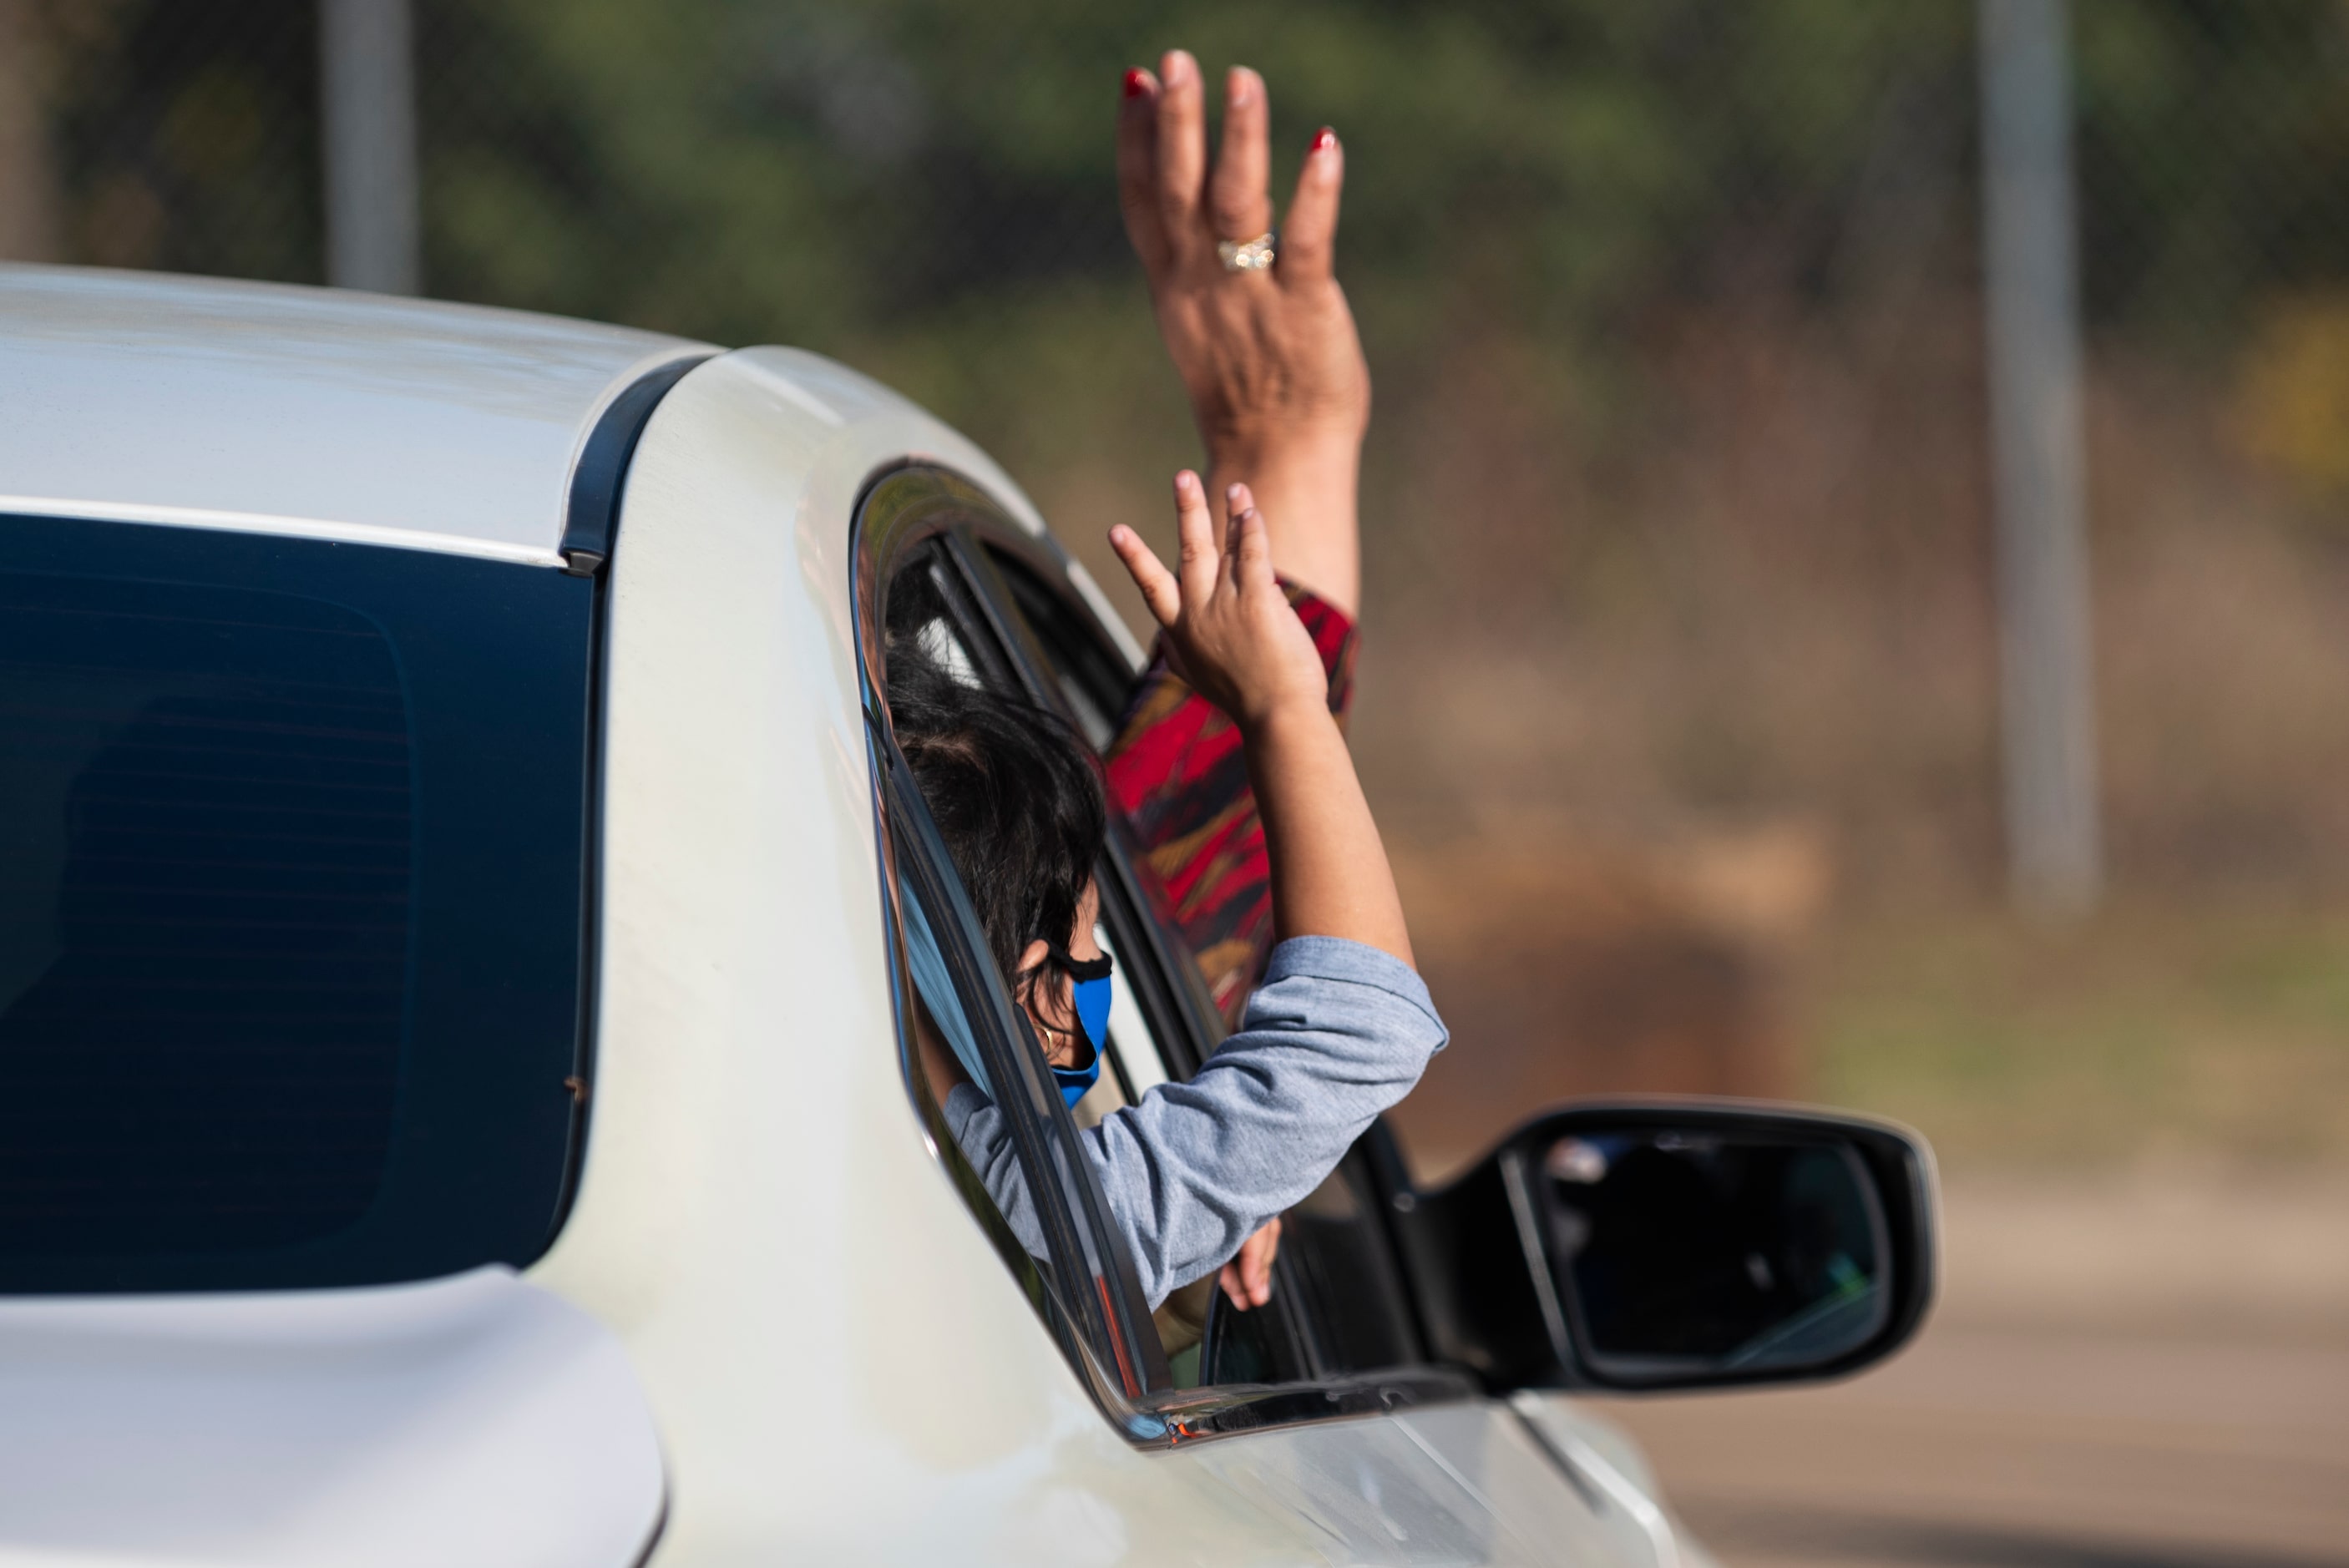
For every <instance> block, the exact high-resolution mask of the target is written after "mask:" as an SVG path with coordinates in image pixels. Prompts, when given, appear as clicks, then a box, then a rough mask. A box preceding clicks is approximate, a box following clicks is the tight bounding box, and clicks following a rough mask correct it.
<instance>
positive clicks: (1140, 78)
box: [1125, 70, 1150, 98]
mask: <svg viewBox="0 0 2349 1568" xmlns="http://www.w3.org/2000/svg"><path fill="white" fill-rule="evenodd" d="M1149 90H1150V78H1149V77H1147V76H1145V75H1143V73H1142V72H1141V71H1138V70H1133V71H1128V72H1126V73H1125V96H1126V97H1128V98H1140V97H1141V96H1142V95H1143V93H1146V92H1148V91H1149Z"/></svg>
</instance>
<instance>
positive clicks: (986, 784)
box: [888, 616, 1109, 995]
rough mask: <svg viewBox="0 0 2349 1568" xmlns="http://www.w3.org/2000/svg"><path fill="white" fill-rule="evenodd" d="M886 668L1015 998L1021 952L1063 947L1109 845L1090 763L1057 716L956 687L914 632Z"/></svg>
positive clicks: (895, 714) (924, 787) (909, 748)
mask: <svg viewBox="0 0 2349 1568" xmlns="http://www.w3.org/2000/svg"><path fill="white" fill-rule="evenodd" d="M892 619H893V620H894V619H895V617H894V616H893V617H892ZM933 624H935V623H933ZM888 659H889V720H890V727H891V728H892V729H893V730H894V731H895V735H896V738H897V748H898V749H899V750H901V751H903V752H904V753H905V760H906V762H907V763H909V764H910V765H911V766H912V768H913V770H914V782H915V783H916V786H917V787H918V788H919V789H921V792H922V799H923V800H924V801H925V802H926V803H927V805H928V806H929V809H930V816H931V817H932V819H933V820H936V823H937V825H938V832H939V834H940V836H941V837H943V838H944V839H945V840H946V843H947V855H948V856H949V857H950V858H951V859H952V860H953V861H954V866H955V870H956V872H958V873H959V874H960V875H961V877H962V884H963V886H964V888H965V889H966V890H968V892H969V894H970V902H971V907H972V908H973V909H974V910H976V911H977V912H978V923H979V927H980V929H981V930H982V931H983V932H984V933H985V934H986V936H987V945H988V953H989V954H990V955H991V956H992V957H993V958H994V959H995V964H996V967H997V968H998V969H999V971H1000V972H1001V973H1002V975H1003V981H1004V984H1005V985H1007V986H1009V987H1011V989H1012V991H1013V994H1014V995H1018V993H1019V988H1020V985H1021V984H1022V982H1023V980H1024V979H1025V978H1026V977H1025V976H1023V975H1021V974H1020V973H1019V971H1018V970H1017V968H1016V967H1015V966H1016V965H1018V964H1019V954H1020V953H1021V952H1022V951H1023V950H1025V949H1026V947H1027V945H1028V944H1029V943H1030V942H1032V941H1034V940H1036V939H1038V938H1042V939H1043V940H1044V941H1045V942H1047V943H1050V944H1052V945H1053V946H1054V947H1056V948H1057V947H1061V946H1063V945H1064V944H1066V943H1067V942H1068V940H1069V934H1070V933H1071V931H1072V930H1073V929H1074V928H1075V926H1076V923H1077V909H1078V906H1079V905H1080V904H1081V903H1083V901H1084V893H1085V884H1086V883H1088V882H1091V881H1092V875H1093V867H1094V865H1095V864H1096V863H1097V862H1098V861H1100V859H1101V854H1102V841H1104V840H1105V839H1106V838H1107V836H1108V832H1109V827H1108V818H1107V810H1106V807H1105V806H1104V804H1103V799H1102V782H1101V776H1100V774H1099V772H1098V771H1097V769H1096V765H1095V763H1094V761H1093V758H1092V752H1091V751H1090V750H1089V749H1087V748H1086V746H1085V743H1084V741H1083V740H1082V739H1081V738H1079V736H1078V735H1077V733H1076V731H1075V730H1074V729H1073V728H1071V727H1070V726H1069V724H1068V723H1067V721H1065V720H1064V719H1062V718H1061V717H1060V716H1059V715H1058V714H1055V713H1051V712H1050V711H1048V710H1046V709H1044V708H1040V707H1037V706H1035V705H1034V704H1033V703H1030V702H1026V701H1023V700H1021V699H1019V698H1018V697H1013V696H1005V695H1003V694H1001V693H999V692H993V691H989V690H987V689H986V688H984V687H982V686H975V685H971V684H968V683H967V682H965V681H962V680H958V679H957V678H956V676H954V674H953V673H951V672H950V671H948V670H947V669H946V668H945V667H943V666H942V665H940V664H939V663H938V661H937V660H936V659H935V658H933V657H932V656H931V655H930V654H929V652H928V650H927V649H926V648H925V647H924V646H923V645H922V643H921V642H920V641H919V640H918V639H917V638H916V636H915V635H911V634H900V635H894V636H892V637H891V638H890V639H889V649H888Z"/></svg>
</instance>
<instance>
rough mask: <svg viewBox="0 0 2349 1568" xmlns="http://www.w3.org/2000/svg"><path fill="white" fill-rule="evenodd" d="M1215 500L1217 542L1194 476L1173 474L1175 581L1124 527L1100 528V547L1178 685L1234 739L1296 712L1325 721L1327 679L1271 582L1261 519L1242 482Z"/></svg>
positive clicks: (1298, 623) (1307, 638)
mask: <svg viewBox="0 0 2349 1568" xmlns="http://www.w3.org/2000/svg"><path fill="white" fill-rule="evenodd" d="M1225 502H1226V511H1227V514H1228V516H1229V518H1230V521H1228V522H1227V523H1226V524H1225V526H1224V530H1223V532H1224V539H1223V542H1222V543H1221V544H1220V545H1218V543H1217V542H1216V522H1215V519H1214V518H1213V517H1212V516H1211V515H1209V513H1208V511H1207V497H1206V490H1204V489H1202V488H1201V486H1200V483H1199V476H1198V475H1196V474H1195V473H1193V472H1192V471H1191V470H1190V469H1184V470H1183V471H1182V472H1181V473H1179V474H1176V475H1175V476H1174V509H1175V512H1176V528H1177V529H1178V531H1180V534H1181V537H1182V542H1183V551H1182V557H1181V570H1180V574H1179V575H1178V574H1177V573H1173V572H1169V571H1167V570H1166V568H1165V567H1164V565H1162V564H1161V563H1160V562H1159V560H1158V557H1157V556H1156V555H1154V554H1153V553H1152V552H1151V549H1150V546H1148V545H1147V544H1144V543H1143V542H1142V536H1141V535H1140V534H1137V533H1135V532H1134V531H1133V530H1132V529H1130V528H1125V527H1118V528H1113V529H1112V530H1110V534H1109V542H1110V548H1112V550H1115V551H1116V552H1117V555H1118V559H1119V560H1121V561H1123V562H1125V569H1126V570H1127V571H1128V572H1130V573H1133V584H1134V586H1135V587H1137V588H1139V589H1141V590H1142V598H1143V603H1146V604H1148V605H1149V606H1150V613H1151V614H1152V615H1154V616H1155V617H1156V618H1157V621H1158V624H1159V625H1160V626H1161V627H1163V628H1164V630H1165V633H1166V640H1167V641H1168V643H1170V644H1171V645H1173V648H1174V658H1175V662H1176V664H1177V665H1178V666H1179V667H1180V668H1181V670H1182V672H1183V676H1184V678H1185V679H1186V680H1188V681H1189V682H1190V683H1191V685H1192V686H1193V687H1194V688H1195V690H1196V691H1197V692H1198V693H1199V695H1200V696H1204V697H1206V699H1207V700H1208V701H1209V702H1211V703H1214V704H1215V705H1216V707H1219V708H1222V709H1223V710H1224V712H1226V714H1228V715H1230V716H1231V718H1232V721H1233V722H1234V723H1236V724H1237V725H1238V726H1239V727H1240V731H1241V734H1242V735H1243V736H1247V735H1248V734H1250V733H1251V732H1252V731H1255V730H1257V729H1259V728H1261V727H1263V726H1265V725H1266V724H1267V723H1268V722H1270V721H1271V720H1273V719H1274V718H1276V717H1279V716H1282V715H1285V714H1292V713H1297V712H1300V711H1302V712H1309V713H1316V714H1319V716H1320V717H1321V719H1322V720H1323V721H1324V722H1325V723H1327V722H1329V718H1330V677H1329V675H1328V674H1327V672H1325V671H1324V670H1323V668H1322V666H1321V655H1320V653H1319V650H1317V649H1316V648H1315V647H1314V646H1313V638H1312V636H1311V634H1309V633H1308V632H1307V631H1306V630H1305V623H1304V622H1302V621H1300V620H1299V619H1298V618H1297V612H1296V610H1295V609H1294V608H1292V607H1291V606H1290V604H1289V603H1288V595H1287V594H1286V593H1282V592H1281V591H1280V584H1279V583H1278V581H1276V580H1275V579H1274V577H1273V574H1272V547H1271V542H1270V540H1269V539H1268V537H1267V533H1266V530H1265V522H1264V517H1263V515H1262V514H1261V513H1260V512H1258V511H1257V508H1256V501H1255V498H1254V497H1253V496H1251V495H1250V493H1249V491H1248V487H1247V486H1246V485H1244V484H1236V485H1233V486H1232V487H1231V489H1230V490H1229V492H1228V493H1227V494H1226V497H1225ZM1332 733H1333V734H1334V733H1335V730H1334V727H1333V729H1332Z"/></svg>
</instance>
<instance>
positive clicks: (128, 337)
mask: <svg viewBox="0 0 2349 1568" xmlns="http://www.w3.org/2000/svg"><path fill="white" fill-rule="evenodd" d="M711 352H713V350H711V349H710V348H709V346H706V345H702V344H697V343H693V342H691V341H689V340H688V339H685V338H678V337H667V336H664V335H659V334H657V333H649V332H637V331H634V330H631V329H628V328H626V327H616V326H602V325H593V324H589V323H585V322H576V321H565V320H562V319H559V318H556V317H553V316H543V315H525V314H523V313H522V312H518V311H505V310H491V309H486V308H483V307H481V306H475V305H460V304H437V303H428V302H424V301H419V300H407V299H394V298H388V297H386V296H383V295H378V294H356V293H351V292H348V291H345V290H337V289H320V288H303V287H296V286H293V285H288V284H251V283H234V282H227V281H222V280H220V279H210V278H191V277H172V276H164V275H160V274H155V273H127V272H109V271H100V270H96V269H85V268H74V267H34V266H0V511H13V512H19V513H27V512H29V513H38V514H45V515H55V516H81V517H96V518H108V519H118V520H121V521H140V522H161V523H180V524H186V525H191V526H196V527H213V528H232V529H239V530H243V531H256V532H274V533H292V534H301V535H306V536H310V537H323V538H335V539H344V540H350V541H354V542H370V543H379V544H398V545H406V546H409V547H413V548H420V549H428V550H444V551H456V552H463V553H468V554H476V555H489V556H495V557H502V558H505V559H510V560H517V561H528V562H541V563H546V564H553V563H555V562H558V561H559V560H560V557H559V556H558V555H557V553H556V546H557V544H558V542H560V540H561V538H562V535H563V529H564V509H565V504H566V500H567V497H568V493H569V488H570V480H571V473H572V469H573V466H574V462H575V461H576V459H577V456H578V453H579V451H580V449H581V447H582V445H583V443H584V442H585V439H586V437H587V434H588V432H589V431H590V430H591V429H592V428H594V426H595V419H596V418H597V416H598V415H599V414H600V413H601V412H602V411H603V410H604V408H605V406H606V405H607V404H608V403H609V402H610V401H611V399H612V398H613V397H616V395H617V394H618V393H620V392H621V391H622V390H624V389H625V388H626V387H628V386H629V385H631V384H632V383H634V382H635V381H636V380H637V379H638V378H639V377H642V376H644V375H645V374H646V373H647V372H648V371H651V370H653V369H656V368H657V367H659V366H663V365H666V364H671V363H674V362H676V361H678V360H679V359H681V358H692V357H698V356H703V355H706V354H709V353H711Z"/></svg>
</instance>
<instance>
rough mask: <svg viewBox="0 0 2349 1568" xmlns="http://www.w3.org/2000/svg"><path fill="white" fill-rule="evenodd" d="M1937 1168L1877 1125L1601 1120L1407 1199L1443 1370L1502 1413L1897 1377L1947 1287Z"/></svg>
mask: <svg viewBox="0 0 2349 1568" xmlns="http://www.w3.org/2000/svg"><path fill="white" fill-rule="evenodd" d="M1935 1201H1936V1200H1935V1191H1934V1174H1933V1160H1932V1153H1931V1150H1930V1149H1929V1148H1928V1147H1927V1146H1926V1144H1925V1141H1924V1140H1923V1139H1921V1138H1920V1137H1919V1136H1917V1135H1916V1134H1915V1133H1912V1132H1909V1131H1908V1130H1905V1129H1902V1128H1899V1127H1897V1126H1894V1125H1892V1124H1891V1123H1889V1122H1884V1121H1878V1120H1875V1119H1869V1118H1865V1117H1857V1116H1848V1115H1843V1114H1838V1113H1836V1112H1831V1111H1825V1110H1817V1109H1809V1108H1806V1107H1799V1106H1782V1105H1771V1104H1763V1103H1756V1102H1754V1101H1744V1100H1724V1099H1639V1100H1631V1099H1625V1100H1605V1101H1588V1102H1581V1103H1577V1104H1573V1105H1569V1106H1567V1107H1564V1108H1561V1109H1557V1110H1552V1111H1548V1112H1546V1113H1544V1114H1543V1115H1540V1116H1537V1117H1536V1118H1534V1119H1532V1120H1531V1121H1528V1122H1526V1124H1525V1125H1524V1126H1522V1127H1520V1128H1518V1129H1517V1130H1516V1131H1515V1132H1513V1133H1511V1134H1510V1135H1509V1136H1508V1137H1507V1138H1506V1139H1504V1140H1502V1141H1501V1143H1500V1145H1499V1146H1498V1147H1497V1148H1496V1149H1495V1150H1493V1152H1492V1153H1491V1154H1489V1155H1487V1156H1486V1157H1485V1160H1484V1161H1482V1162H1481V1163H1479V1164H1478V1165H1477V1166H1475V1168H1474V1169H1473V1170H1471V1171H1468V1172H1467V1173H1466V1174H1465V1175H1464V1176H1462V1177H1461V1178H1459V1179H1458V1180H1457V1181H1454V1182H1453V1183H1452V1185H1450V1186H1449V1187H1446V1188H1444V1189H1442V1190H1441V1191H1434V1192H1426V1193H1419V1192H1412V1193H1405V1194H1402V1195H1399V1196H1397V1197H1396V1199H1395V1208H1396V1211H1397V1212H1396V1214H1395V1216H1394V1218H1395V1229H1396V1233H1397V1237H1398V1240H1399V1241H1400V1242H1401V1243H1402V1250H1403V1253H1404V1256H1405V1257H1406V1259H1407V1260H1408V1262H1409V1265H1410V1268H1411V1272H1412V1274H1413V1279H1414V1283H1415V1285H1416V1288H1417V1294H1418V1296H1419V1304H1420V1311H1421V1319H1422V1323H1423V1327H1424V1329H1425V1331H1426V1334H1427V1338H1428V1342H1429V1348H1430V1350H1431V1351H1432V1352H1433V1355H1434V1356H1435V1357H1436V1358H1437V1359H1439V1360H1443V1361H1448V1362H1451V1363H1454V1364H1455V1365H1458V1366H1461V1367H1466V1368H1468V1369H1469V1370H1470V1371H1472V1372H1474V1373H1475V1375H1476V1376H1477V1377H1479V1378H1481V1379H1482V1380H1483V1381H1484V1383H1485V1386H1486V1387H1488V1388H1490V1389H1491V1390H1493V1391H1494V1392H1495V1393H1503V1392H1508V1391H1512V1390H1515V1389H1517V1388H1525V1387H1551V1388H1587V1389H1606V1390H1610V1391H1619V1392H1651V1391H1662V1390H1669V1389H1692V1388H1728V1387H1749V1386H1753V1385H1756V1384H1764V1383H1788V1382H1807V1381H1814V1380H1817V1379H1821V1378H1827V1377H1841V1376H1844V1375H1846V1374H1847V1373H1850V1372H1854V1371H1857V1369H1859V1368H1860V1367H1866V1366H1868V1364H1870V1363H1872V1362H1875V1361H1878V1360H1881V1359H1882V1358H1883V1357H1886V1356H1889V1355H1890V1354H1891V1353H1892V1352H1893V1351H1895V1350H1897V1349H1899V1347H1900V1346H1902V1345H1904V1344H1906V1343H1907V1342H1908V1340H1909V1338H1910V1337H1912V1336H1914V1335H1915V1333H1916V1331H1917V1329H1918V1327H1919V1326H1920V1324H1921V1323H1922V1322H1923V1321H1924V1317H1925V1314H1926V1311H1927V1309H1928V1308H1929V1307H1930V1305H1931V1303H1932V1298H1933V1292H1934V1285H1935V1252H1936V1245H1937V1242H1936V1236H1937V1230H1938V1226H1937V1216H1936V1213H1935Z"/></svg>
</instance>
